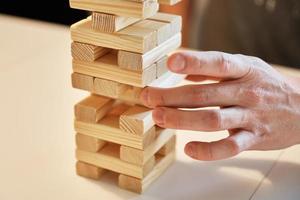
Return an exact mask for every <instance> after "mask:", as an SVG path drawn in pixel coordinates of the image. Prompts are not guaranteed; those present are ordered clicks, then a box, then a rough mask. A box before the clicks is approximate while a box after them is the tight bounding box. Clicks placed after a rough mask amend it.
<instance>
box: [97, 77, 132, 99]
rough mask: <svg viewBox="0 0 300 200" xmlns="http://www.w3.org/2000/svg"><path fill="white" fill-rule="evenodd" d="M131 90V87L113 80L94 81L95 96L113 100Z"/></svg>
mask: <svg viewBox="0 0 300 200" xmlns="http://www.w3.org/2000/svg"><path fill="white" fill-rule="evenodd" d="M129 88H130V86H129V85H125V84H122V83H119V82H115V81H111V80H105V79H101V78H95V81H94V92H95V94H99V95H103V96H107V97H111V98H118V97H119V96H120V94H122V93H124V92H125V91H126V90H127V89H129Z"/></svg>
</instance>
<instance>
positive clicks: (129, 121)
mask: <svg viewBox="0 0 300 200" xmlns="http://www.w3.org/2000/svg"><path fill="white" fill-rule="evenodd" d="M154 125H155V123H154V121H153V119H152V110H151V109H149V108H146V107H144V106H138V105H136V106H132V107H131V108H129V109H128V110H127V111H126V112H125V113H123V114H122V115H121V116H120V128H121V129H122V130H123V131H126V132H128V133H132V134H135V135H143V134H144V133H146V132H147V131H148V130H149V129H150V128H151V127H153V126H154Z"/></svg>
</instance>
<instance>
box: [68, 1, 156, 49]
mask: <svg viewBox="0 0 300 200" xmlns="http://www.w3.org/2000/svg"><path fill="white" fill-rule="evenodd" d="M109 1H111V0H109ZM114 1H116V0H114ZM156 34H157V33H156V31H155V30H153V29H148V28H144V27H138V26H136V25H135V24H133V25H132V26H128V27H126V28H124V29H122V30H120V31H119V32H116V33H104V32H100V31H98V30H95V29H92V20H91V19H90V18H88V19H84V20H81V21H79V22H77V23H75V24H73V25H72V26H71V38H72V40H73V41H76V42H81V43H87V44H93V45H95V46H101V47H107V48H111V49H117V50H120V49H121V50H125V51H132V52H137V53H146V52H148V51H150V50H151V49H153V48H155V47H156V44H157V41H156V38H157V37H156Z"/></svg>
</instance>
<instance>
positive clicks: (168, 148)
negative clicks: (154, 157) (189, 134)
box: [157, 135, 176, 156]
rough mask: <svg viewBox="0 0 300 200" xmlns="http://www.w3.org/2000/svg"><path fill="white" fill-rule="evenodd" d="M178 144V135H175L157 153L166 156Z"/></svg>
mask: <svg viewBox="0 0 300 200" xmlns="http://www.w3.org/2000/svg"><path fill="white" fill-rule="evenodd" d="M175 146H176V136H175V135H174V136H173V137H172V138H171V139H170V140H169V142H167V143H166V144H165V145H164V146H163V147H162V148H161V149H160V150H159V151H158V152H157V154H159V155H162V156H166V155H168V154H169V153H171V152H173V151H174V150H175Z"/></svg>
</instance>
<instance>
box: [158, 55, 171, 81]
mask: <svg viewBox="0 0 300 200" xmlns="http://www.w3.org/2000/svg"><path fill="white" fill-rule="evenodd" d="M167 71H168V56H165V57H163V58H161V59H160V60H159V61H157V63H156V77H157V78H159V77H161V76H162V75H164V74H165V73H166V72H167Z"/></svg>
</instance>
